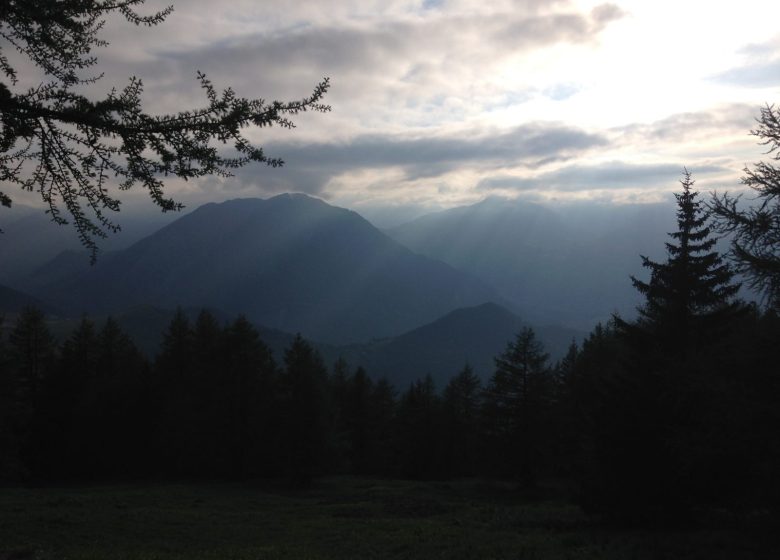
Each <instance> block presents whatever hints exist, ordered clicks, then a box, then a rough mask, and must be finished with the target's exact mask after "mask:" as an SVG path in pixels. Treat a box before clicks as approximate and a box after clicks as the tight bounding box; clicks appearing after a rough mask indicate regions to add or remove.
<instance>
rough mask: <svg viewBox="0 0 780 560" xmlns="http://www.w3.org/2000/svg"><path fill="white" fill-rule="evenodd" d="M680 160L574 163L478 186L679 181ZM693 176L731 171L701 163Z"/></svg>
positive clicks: (566, 188) (598, 186)
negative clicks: (656, 162) (553, 169)
mask: <svg viewBox="0 0 780 560" xmlns="http://www.w3.org/2000/svg"><path fill="white" fill-rule="evenodd" d="M682 170H683V165H682V164H679V163H660V164H633V163H627V162H623V161H613V162H607V163H601V164H598V165H583V164H575V165H570V166H566V167H563V168H561V169H557V170H555V171H552V172H548V173H543V174H541V175H537V176H534V177H530V178H528V177H511V176H496V177H488V178H485V179H483V180H482V181H480V182H479V184H478V185H477V189H478V190H482V191H490V190H509V191H520V192H522V191H531V190H544V191H556V192H578V191H590V190H605V189H606V190H622V189H636V188H641V187H654V186H658V185H676V182H677V180H678V179H679V178H680V174H681V173H682ZM689 171H691V172H692V173H693V174H694V178H695V177H697V176H700V175H710V174H718V173H723V172H728V171H729V170H728V169H725V168H723V167H720V166H716V165H699V166H696V167H693V168H691V169H689Z"/></svg>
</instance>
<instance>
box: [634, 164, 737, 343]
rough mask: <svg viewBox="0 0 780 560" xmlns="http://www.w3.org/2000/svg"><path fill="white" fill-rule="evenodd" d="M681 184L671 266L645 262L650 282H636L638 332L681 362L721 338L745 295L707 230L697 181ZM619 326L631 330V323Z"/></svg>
mask: <svg viewBox="0 0 780 560" xmlns="http://www.w3.org/2000/svg"><path fill="white" fill-rule="evenodd" d="M680 183H681V185H682V188H683V190H682V192H681V193H678V194H675V198H676V199H677V226H678V229H677V231H675V232H673V233H670V234H669V235H670V236H671V238H672V240H671V241H669V242H667V243H666V250H667V254H668V258H667V260H666V262H660V263H659V262H655V261H652V260H650V259H649V258H647V257H645V256H642V265H643V266H644V267H645V268H648V269H649V270H650V280H649V281H648V282H644V281H642V280H639V279H637V278H635V277H633V276H632V277H631V280H632V282H633V284H634V287H635V288H636V289H637V290H638V291H639V292H640V293H641V294H642V295H643V296H645V303H644V305H643V306H641V307H640V308H639V310H638V311H639V321H638V322H637V325H636V326H638V327H639V328H640V329H642V330H644V331H645V332H646V333H647V334H649V335H650V336H652V337H653V339H654V340H655V342H656V345H658V344H660V345H661V348H663V350H664V351H665V352H666V353H670V354H673V355H675V356H676V357H683V356H685V355H687V353H688V351H689V349H690V348H691V347H692V346H693V347H695V346H698V345H700V344H702V343H704V342H705V341H706V340H708V339H711V338H712V337H713V336H717V335H718V330H719V329H720V328H722V327H723V326H724V325H725V324H726V322H727V320H728V319H729V318H730V317H731V316H733V314H734V313H736V312H737V310H738V305H737V304H736V303H734V302H733V298H734V296H735V295H736V293H737V292H738V290H739V284H736V283H734V282H733V281H732V279H733V272H732V271H731V269H730V267H729V265H728V264H727V263H725V262H724V260H723V258H722V257H721V255H720V254H719V253H718V252H717V251H715V250H714V248H715V243H716V242H717V239H716V238H715V237H714V236H713V235H712V232H711V230H710V227H709V226H708V225H707V222H708V218H709V216H708V213H707V212H706V211H705V210H704V209H703V208H702V207H701V202H699V201H698V200H697V196H698V193H697V192H696V191H694V190H692V187H693V184H694V181H693V179H692V178H691V174H690V172H689V171H688V170H687V169H686V170H684V172H683V178H682V180H681V181H680ZM619 324H620V326H622V327H624V328H625V327H626V326H627V324H626V323H625V321H619Z"/></svg>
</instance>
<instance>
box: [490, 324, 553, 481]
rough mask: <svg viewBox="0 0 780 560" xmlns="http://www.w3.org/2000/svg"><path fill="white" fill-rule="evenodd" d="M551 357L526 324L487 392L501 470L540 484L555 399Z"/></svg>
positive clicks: (492, 436)
mask: <svg viewBox="0 0 780 560" xmlns="http://www.w3.org/2000/svg"><path fill="white" fill-rule="evenodd" d="M547 362H548V355H547V354H546V353H545V352H544V347H543V346H542V344H541V343H540V342H539V341H537V340H536V335H535V333H534V331H533V329H531V328H528V327H526V328H524V329H523V330H522V331H521V332H520V333H518V335H517V336H516V338H515V340H514V341H510V342H509V343H508V344H507V347H506V350H505V351H504V352H503V353H502V354H501V355H499V356H498V357H496V371H495V373H494V374H493V376H492V377H491V379H490V382H489V383H488V386H487V388H486V390H485V394H484V411H483V414H484V419H485V423H486V429H487V433H488V437H489V438H490V440H491V442H492V444H493V450H492V453H491V455H492V456H493V457H494V458H495V462H496V463H497V464H499V465H500V464H501V462H502V461H501V458H503V466H504V467H505V470H504V472H500V473H499V474H502V475H507V476H511V477H514V478H518V479H520V480H521V481H522V482H523V483H524V484H527V485H531V486H532V485H534V484H535V482H536V477H537V474H538V471H539V468H540V466H541V465H542V463H543V462H544V461H543V457H542V455H543V454H544V453H545V448H546V446H547V444H548V443H549V442H548V441H546V439H547V438H548V437H549V434H548V433H547V427H548V426H547V424H546V416H547V414H548V412H549V409H550V402H551V399H552V389H553V386H552V375H551V371H550V369H549V367H548V365H547Z"/></svg>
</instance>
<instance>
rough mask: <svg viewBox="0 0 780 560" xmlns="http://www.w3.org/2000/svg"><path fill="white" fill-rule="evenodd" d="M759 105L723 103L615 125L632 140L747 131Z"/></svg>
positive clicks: (680, 138) (673, 139) (676, 140)
mask: <svg viewBox="0 0 780 560" xmlns="http://www.w3.org/2000/svg"><path fill="white" fill-rule="evenodd" d="M757 114H758V107H756V106H754V105H750V104H747V103H732V104H728V105H721V106H718V107H713V108H711V109H708V110H703V111H691V112H685V113H676V114H674V115H670V116H668V117H665V118H663V119H659V120H657V121H653V122H650V123H633V124H629V125H624V126H621V127H617V128H615V129H613V131H614V132H616V133H618V134H620V135H624V136H626V137H630V138H632V139H633V141H640V140H644V141H653V142H665V143H679V142H682V141H684V140H694V139H697V138H713V137H728V136H729V135H733V134H743V135H744V134H747V132H748V131H749V130H750V129H751V128H753V126H754V125H755V119H756V116H757Z"/></svg>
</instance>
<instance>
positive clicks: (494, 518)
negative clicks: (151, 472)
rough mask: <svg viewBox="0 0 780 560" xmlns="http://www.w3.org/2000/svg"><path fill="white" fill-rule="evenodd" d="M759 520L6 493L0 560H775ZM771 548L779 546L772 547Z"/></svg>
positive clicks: (354, 499) (397, 495)
mask: <svg viewBox="0 0 780 560" xmlns="http://www.w3.org/2000/svg"><path fill="white" fill-rule="evenodd" d="M773 539H775V537H774V536H773V534H772V531H770V530H769V528H768V527H767V526H766V520H764V519H763V518H762V517H761V516H753V517H749V516H748V517H746V516H740V517H735V516H728V515H725V514H724V515H723V516H720V517H718V518H717V519H715V520H713V521H712V522H711V523H707V524H706V526H701V527H699V528H698V529H695V530H690V531H685V532H669V531H636V530H632V531H619V530H614V529H611V530H610V529H606V528H604V527H602V526H600V525H599V524H598V523H596V521H595V520H593V519H590V518H588V517H587V516H585V515H584V514H583V513H582V512H581V511H580V510H579V509H578V508H577V507H575V506H573V505H571V504H567V503H565V502H557V501H536V502H528V501H524V500H523V499H521V497H520V496H518V495H517V494H516V492H514V491H513V489H512V488H511V486H508V485H499V484H485V483H481V482H477V481H457V482H452V483H445V482H438V483H437V482H430V483H427V482H406V481H386V480H376V479H359V478H330V479H326V480H323V481H320V482H318V483H316V484H315V485H314V486H313V487H312V488H310V489H308V490H306V491H290V490H287V489H285V488H284V487H283V486H281V485H275V484H272V483H267V482H260V483H255V484H164V485H163V484H160V485H149V484H143V485H141V484H139V485H127V486H93V487H70V488H45V489H21V488H11V489H0V560H11V559H14V560H23V559H28V558H29V559H41V560H49V559H51V560H54V559H79V560H81V559H95V560H97V559H100V560H106V559H122V560H125V559H126V560H130V559H144V560H151V559H160V560H168V559H188V560H197V559H252V560H263V559H275V558H305V559H319V558H323V559H324V558H328V559H349V558H355V559H358V558H359V559H381V558H399V559H400V558H420V559H423V558H424V559H431V558H462V559H466V558H488V559H499V558H506V559H548V558H549V559H629V558H630V559H642V560H643V559H647V560H651V559H652V560H655V559H665V558H668V559H670V560H671V559H674V560H677V559H681V560H684V559H693V558H702V559H704V558H706V559H715V560H717V559H726V558H728V559H732V558H733V559H740V560H742V559H746V560H749V559H754V558H761V559H763V558H767V559H770V558H773V559H774V558H780V550H778V549H774V550H773V542H772V541H773ZM775 542H777V541H775Z"/></svg>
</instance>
